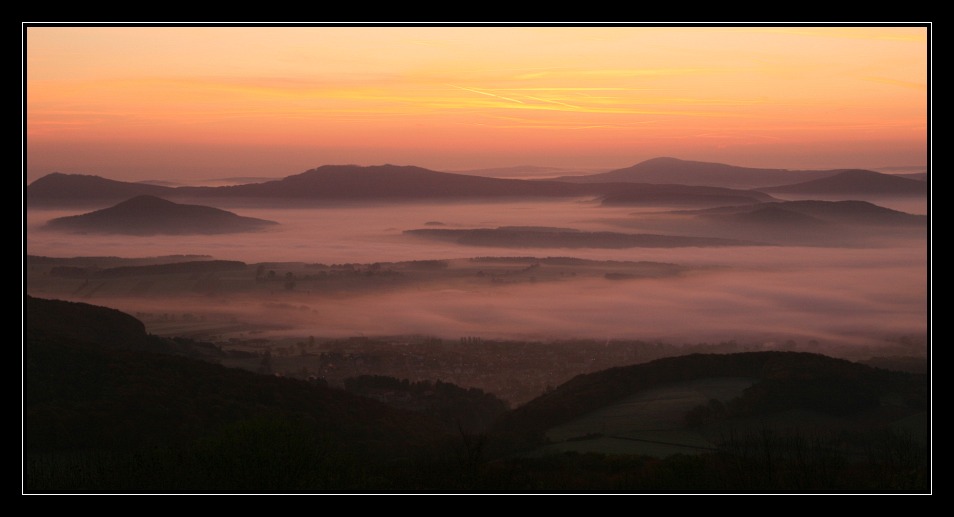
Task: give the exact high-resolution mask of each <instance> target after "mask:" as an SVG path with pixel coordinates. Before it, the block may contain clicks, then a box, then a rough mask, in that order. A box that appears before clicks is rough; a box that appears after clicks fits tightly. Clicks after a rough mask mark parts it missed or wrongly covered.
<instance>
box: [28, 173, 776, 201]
mask: <svg viewBox="0 0 954 517" xmlns="http://www.w3.org/2000/svg"><path fill="white" fill-rule="evenodd" d="M103 185H106V186H107V187H108V188H105V189H104V188H103ZM706 189H708V190H706ZM702 190H704V191H705V192H701V191H702ZM129 192H134V193H135V195H140V194H150V195H161V196H162V197H164V198H167V199H168V198H173V199H177V200H206V199H213V198H214V199H231V200H253V201H255V200H257V201H260V202H264V203H274V202H275V201H276V200H278V201H281V202H282V203H283V204H284V203H288V202H294V203H304V204H307V203H313V202H318V201H323V202H324V201H328V202H354V201H381V202H401V201H431V200H461V199H510V200H512V199H559V198H563V199H567V198H580V197H596V198H599V199H602V198H606V197H610V196H621V195H623V196H627V195H628V196H629V199H628V200H627V202H642V201H644V200H647V199H650V200H651V199H652V198H653V197H655V196H659V195H663V194H664V195H665V196H666V202H672V203H677V204H699V203H703V204H712V203H716V204H718V203H723V204H725V203H745V202H751V203H755V202H760V201H768V200H771V199H772V198H771V196H769V195H767V194H764V193H762V192H755V191H751V190H736V189H728V188H722V187H689V186H685V185H641V184H635V183H593V184H583V183H568V182H561V181H534V180H518V179H503V178H487V177H482V176H469V175H465V174H452V173H446V172H437V171H432V170H428V169H423V168H421V167H413V166H397V165H377V166H370V167H362V166H357V165H325V166H322V167H318V168H316V169H312V170H309V171H306V172H303V173H301V174H295V175H292V176H288V177H286V178H283V179H280V180H273V181H267V182H264V183H251V184H243V185H232V186H222V187H177V188H169V187H160V186H156V185H146V184H138V183H123V182H116V181H113V180H105V179H103V178H98V177H96V176H83V175H65V174H60V173H55V174H51V175H49V176H46V177H44V178H40V179H39V180H37V181H35V182H34V183H32V184H31V185H29V186H28V187H27V192H26V199H27V203H28V204H31V205H34V206H56V205H71V204H72V205H76V204H80V203H83V202H86V203H87V204H92V203H100V204H102V202H104V201H106V200H108V199H110V197H111V196H112V197H114V198H117V199H115V200H116V201H118V200H121V199H128V197H131V196H128V195H126V193H129ZM156 192H157V193H156ZM700 193H703V194H704V197H702V198H701V197H700Z"/></svg>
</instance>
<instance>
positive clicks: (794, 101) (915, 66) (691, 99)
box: [26, 27, 928, 177]
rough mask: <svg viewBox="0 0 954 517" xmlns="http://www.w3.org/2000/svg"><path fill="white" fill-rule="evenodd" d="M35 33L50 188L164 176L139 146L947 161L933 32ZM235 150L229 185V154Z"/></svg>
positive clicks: (484, 158) (35, 74)
mask: <svg viewBox="0 0 954 517" xmlns="http://www.w3.org/2000/svg"><path fill="white" fill-rule="evenodd" d="M26 31H27V62H26V65H27V83H26V85H27V92H26V93H27V97H26V110H27V113H26V115H27V133H26V138H27V150H28V164H29V166H30V170H29V171H28V173H29V175H32V176H34V177H38V176H39V175H42V174H45V173H48V172H52V170H49V169H52V168H57V169H60V170H62V169H64V168H68V167H73V168H74V169H72V170H64V172H93V173H95V172H96V171H97V170H100V169H110V170H129V171H130V174H133V173H134V172H135V171H137V170H138V171H142V173H145V171H146V170H147V169H148V163H144V160H145V161H148V159H149V156H152V155H151V154H150V153H149V152H146V153H142V152H136V151H134V149H138V150H140V151H142V150H143V149H147V150H148V149H150V148H154V149H162V150H163V151H162V152H163V153H167V150H168V149H170V148H174V149H178V151H179V152H181V153H182V156H181V160H182V162H183V163H182V166H183V167H186V168H188V167H189V166H192V165H189V164H194V163H196V162H197V161H201V159H199V158H198V155H197V154H196V153H201V152H202V149H203V146H208V152H209V153H212V154H210V155H208V156H207V157H206V159H209V158H210V157H211V156H212V155H214V154H215V153H216V152H219V151H215V150H214V148H215V146H219V147H222V146H226V147H229V148H232V149H242V150H244V151H245V152H246V153H251V152H253V151H255V152H258V153H265V154H269V155H271V156H274V159H275V160H278V162H276V163H275V165H274V167H275V170H269V171H263V173H264V172H267V173H269V174H277V173H282V172H284V173H285V174H292V173H295V172H300V170H298V169H297V167H301V166H303V165H306V166H309V167H310V166H315V165H320V164H323V163H336V162H347V163H361V164H372V163H376V162H383V161H388V162H392V163H397V162H402V161H404V162H407V163H411V164H415V165H422V166H428V167H430V168H435V169H438V170H440V169H445V170H450V169H453V168H455V167H456V168H480V167H495V166H504V165H517V164H522V163H528V164H538V165H548V166H561V165H563V166H567V167H584V166H595V167H610V168H612V167H625V166H628V165H631V164H633V163H636V162H638V161H640V160H642V159H646V158H651V157H654V156H660V155H670V156H678V157H683V158H687V159H706V160H709V161H723V162H728V163H734V164H737V165H750V166H777V167H806V168H822V167H835V166H873V165H901V164H923V163H924V162H925V159H926V149H927V132H928V130H927V110H928V107H927V88H928V87H927V80H928V73H927V69H928V65H927V29H926V28H924V27H28V28H27V29H26ZM77 149H85V151H84V152H85V155H84V154H83V153H78V152H77V151H76V150H77ZM109 149H112V151H107V150H109ZM290 150H294V152H291V151H290ZM157 152H158V151H157ZM283 154H284V155H287V156H291V155H294V160H291V159H290V160H289V161H281V160H280V156H282V155H283ZM90 155H95V156H90ZM219 155H220V156H221V158H222V159H223V160H224V161H223V163H222V166H221V169H222V170H227V169H228V168H229V163H228V154H221V153H220V154H219ZM240 155H242V153H232V156H233V159H237V160H244V161H245V162H246V163H247V157H246V158H239V156H240ZM133 157H138V160H139V161H138V162H135V163H129V160H131V159H133ZM389 157H390V158H389ZM84 160H85V162H84ZM295 160H297V161H295ZM899 160H901V163H899ZM159 161H161V162H162V163H161V166H162V167H165V168H166V169H168V167H169V166H170V165H175V163H176V162H175V160H174V159H173V158H171V157H169V156H165V157H163V159H162V160H159ZM299 162H300V163H301V164H303V165H299ZM124 166H125V167H126V169H123V167H124ZM256 166H260V165H256ZM157 167H158V165H157ZM235 167H237V168H241V165H240V164H239V163H236V164H235ZM283 167H287V169H282V168H283ZM91 169H92V170H91ZM166 169H162V170H166ZM183 170H185V169H183ZM236 170H237V169H236ZM156 171H157V173H158V171H160V168H157V169H156ZM245 172H247V171H243V173H245Z"/></svg>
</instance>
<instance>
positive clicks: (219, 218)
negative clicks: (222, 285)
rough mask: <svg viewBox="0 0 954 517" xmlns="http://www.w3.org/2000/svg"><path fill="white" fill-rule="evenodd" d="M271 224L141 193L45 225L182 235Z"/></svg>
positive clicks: (85, 231)
mask: <svg viewBox="0 0 954 517" xmlns="http://www.w3.org/2000/svg"><path fill="white" fill-rule="evenodd" d="M274 224H278V223H275V222H273V221H266V220H264V219H255V218H252V217H242V216H239V215H236V214H234V213H232V212H229V211H226V210H220V209H218V208H213V207H210V206H201V205H183V204H178V203H174V202H172V201H167V200H165V199H162V198H158V197H155V196H148V195H143V196H136V197H134V198H132V199H128V200H126V201H123V202H121V203H119V204H117V205H115V206H112V207H109V208H104V209H102V210H96V211H94V212H89V213H86V214H82V215H74V216H69V217H60V218H57V219H53V220H51V221H50V222H49V223H47V226H48V227H49V228H52V229H56V230H65V231H73V232H84V233H118V234H127V235H155V234H176V235H184V234H215V233H237V232H248V231H255V230H261V229H263V228H266V227H268V226H271V225H274Z"/></svg>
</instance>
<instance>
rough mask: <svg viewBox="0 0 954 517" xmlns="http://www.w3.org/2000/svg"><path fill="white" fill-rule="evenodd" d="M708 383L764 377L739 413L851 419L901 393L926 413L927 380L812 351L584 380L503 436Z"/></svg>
mask: <svg viewBox="0 0 954 517" xmlns="http://www.w3.org/2000/svg"><path fill="white" fill-rule="evenodd" d="M707 377H748V378H754V379H757V381H756V382H755V384H753V385H752V386H751V387H750V388H749V389H747V390H746V391H745V393H744V394H743V395H742V396H741V397H740V398H739V399H738V400H736V401H735V408H736V411H737V413H738V414H739V415H753V414H763V413H769V412H773V411H784V410H789V409H808V410H817V411H821V412H823V413H828V414H833V415H849V414H853V413H856V412H858V411H861V410H864V409H870V408H873V407H876V406H878V405H879V404H881V397H882V396H884V395H886V394H889V393H894V394H896V395H898V396H900V397H901V398H902V399H903V401H904V404H906V405H908V406H910V407H912V408H913V409H915V410H923V409H925V408H926V405H927V401H926V396H927V394H926V386H927V384H926V379H925V378H924V376H919V375H916V374H909V373H901V372H892V371H888V370H881V369H878V368H872V367H870V366H866V365H863V364H859V363H853V362H850V361H846V360H843V359H835V358H832V357H828V356H824V355H819V354H811V353H804V352H746V353H738V354H692V355H687V356H681V357H672V358H666V359H659V360H656V361H653V362H650V363H645V364H638V365H633V366H624V367H619V368H611V369H608V370H603V371H601V372H596V373H591V374H584V375H579V376H577V377H575V378H573V379H572V380H570V381H569V382H567V383H565V384H563V385H561V386H559V387H558V388H557V389H555V390H554V391H552V392H550V393H547V394H544V395H542V396H540V397H539V398H537V399H535V400H533V401H531V402H529V403H527V404H525V405H524V406H522V407H520V408H517V409H516V410H514V411H512V412H510V413H508V414H506V415H504V417H502V418H501V419H500V420H499V421H498V422H497V425H496V426H495V428H494V430H495V431H496V432H499V433H518V434H527V435H532V434H539V433H542V432H543V431H545V430H547V429H549V428H551V427H553V426H556V425H559V424H562V423H564V422H567V421H570V420H572V419H574V418H577V417H580V416H582V415H584V414H585V413H588V412H591V411H594V410H596V409H599V408H602V407H605V406H608V405H611V404H613V403H615V402H617V401H619V400H621V399H623V398H625V397H627V396H629V395H632V394H634V393H637V392H640V391H643V390H648V389H651V388H655V387H658V386H661V385H665V384H669V383H676V382H681V381H687V380H694V379H700V378H707Z"/></svg>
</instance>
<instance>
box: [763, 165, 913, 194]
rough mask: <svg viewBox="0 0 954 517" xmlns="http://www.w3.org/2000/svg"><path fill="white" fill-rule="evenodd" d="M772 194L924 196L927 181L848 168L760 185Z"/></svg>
mask: <svg viewBox="0 0 954 517" xmlns="http://www.w3.org/2000/svg"><path fill="white" fill-rule="evenodd" d="M761 190H762V191H764V192H769V193H776V194H800V195H823V196H825V195H828V196H832V195H836V196H845V195H875V196H926V195H927V183H926V182H924V181H919V180H915V179H909V178H902V177H900V176H895V175H891V174H882V173H880V172H874V171H868V170H862V169H849V170H843V171H841V172H838V173H837V174H834V175H831V176H828V177H826V178H820V179H816V180H811V181H805V182H801V183H795V184H791V185H782V186H777V187H770V188H764V189H761Z"/></svg>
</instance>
